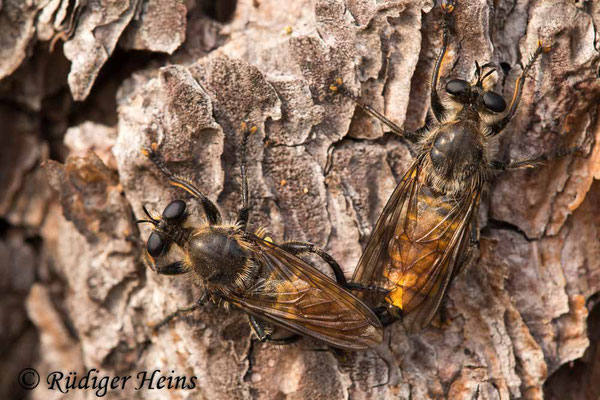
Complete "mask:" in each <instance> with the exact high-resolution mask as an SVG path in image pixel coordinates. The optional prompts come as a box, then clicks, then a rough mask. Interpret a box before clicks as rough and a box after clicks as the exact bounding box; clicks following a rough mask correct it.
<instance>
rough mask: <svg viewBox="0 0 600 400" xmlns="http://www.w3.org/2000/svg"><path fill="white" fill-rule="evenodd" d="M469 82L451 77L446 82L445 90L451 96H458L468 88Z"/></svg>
mask: <svg viewBox="0 0 600 400" xmlns="http://www.w3.org/2000/svg"><path fill="white" fill-rule="evenodd" d="M469 87H470V86H469V82H467V81H465V80H462V79H452V80H451V81H448V83H446V92H448V93H450V94H451V95H452V96H460V95H461V94H463V93H465V92H466V91H467V90H469Z"/></svg>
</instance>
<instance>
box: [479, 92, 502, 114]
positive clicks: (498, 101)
mask: <svg viewBox="0 0 600 400" xmlns="http://www.w3.org/2000/svg"><path fill="white" fill-rule="evenodd" d="M483 105H484V106H485V108H487V109H488V110H490V111H493V112H498V113H499V112H502V111H504V110H506V101H504V99H503V98H502V96H500V95H499V94H498V93H494V92H485V94H484V95H483Z"/></svg>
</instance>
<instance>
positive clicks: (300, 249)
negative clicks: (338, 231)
mask: <svg viewBox="0 0 600 400" xmlns="http://www.w3.org/2000/svg"><path fill="white" fill-rule="evenodd" d="M281 248H282V249H284V250H285V251H287V252H288V253H291V254H293V255H295V256H298V255H300V254H304V253H313V254H316V255H318V256H319V257H321V258H322V259H323V260H324V261H325V262H326V263H327V264H329V266H330V267H331V269H332V270H333V274H334V275H335V280H336V281H337V283H338V284H339V285H340V286H343V287H346V286H348V281H347V279H346V276H345V275H344V271H342V268H341V267H340V265H339V264H338V263H337V261H335V259H334V258H333V257H332V256H331V255H330V254H329V253H327V252H326V251H325V250H323V249H321V248H319V247H317V246H315V245H314V244H312V243H307V242H298V241H291V242H286V243H283V244H282V245H281Z"/></svg>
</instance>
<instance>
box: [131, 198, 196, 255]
mask: <svg viewBox="0 0 600 400" xmlns="http://www.w3.org/2000/svg"><path fill="white" fill-rule="evenodd" d="M185 211H186V204H185V202H184V201H183V200H174V201H172V202H170V203H169V204H168V205H167V206H166V207H165V209H164V210H163V212H162V215H161V217H160V218H154V217H152V215H151V214H150V213H149V212H148V210H147V209H146V207H144V212H145V213H146V216H148V218H149V219H146V220H139V221H137V222H138V223H142V222H146V223H150V224H152V225H154V229H153V230H152V233H151V234H150V236H149V237H148V241H147V242H146V250H147V251H148V254H150V255H151V256H152V257H154V258H157V257H160V256H161V255H163V254H165V253H166V252H167V251H168V250H169V247H170V245H171V243H176V244H177V245H179V246H180V247H183V245H184V244H185V242H186V241H187V238H188V237H189V234H190V230H189V229H188V228H184V227H183V223H184V222H185V219H186V217H187V213H186V212H185Z"/></svg>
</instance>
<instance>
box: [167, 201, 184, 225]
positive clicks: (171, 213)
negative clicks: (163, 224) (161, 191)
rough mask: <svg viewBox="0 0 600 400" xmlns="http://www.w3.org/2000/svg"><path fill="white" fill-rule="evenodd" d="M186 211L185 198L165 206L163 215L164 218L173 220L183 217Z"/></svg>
mask: <svg viewBox="0 0 600 400" xmlns="http://www.w3.org/2000/svg"><path fill="white" fill-rule="evenodd" d="M184 212H185V202H184V201H183V200H174V201H172V202H170V203H169V205H168V206H166V207H165V210H164V211H163V213H162V216H163V218H164V219H167V220H171V221H173V220H178V219H179V218H181V217H182V216H183V213H184Z"/></svg>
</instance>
